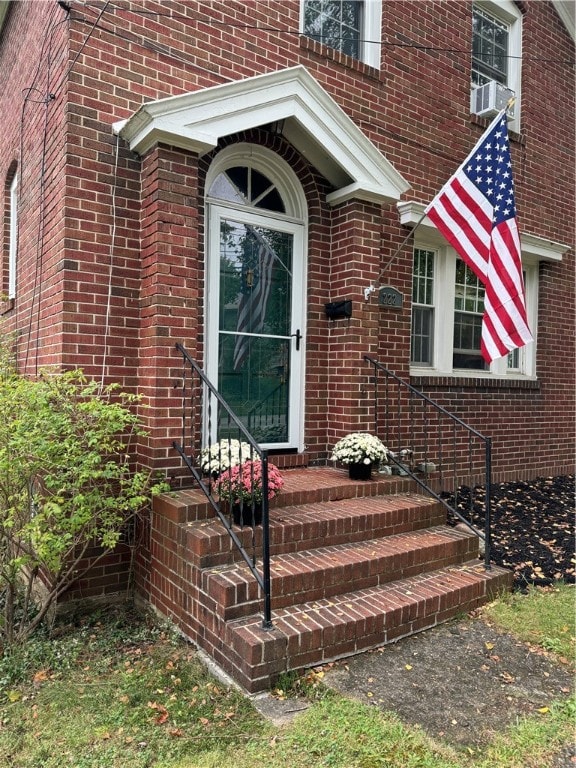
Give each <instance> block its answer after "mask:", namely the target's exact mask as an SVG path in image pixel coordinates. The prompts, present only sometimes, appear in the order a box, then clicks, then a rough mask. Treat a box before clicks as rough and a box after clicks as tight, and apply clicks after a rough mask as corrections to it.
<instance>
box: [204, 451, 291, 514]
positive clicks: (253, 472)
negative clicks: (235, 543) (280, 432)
mask: <svg viewBox="0 0 576 768" xmlns="http://www.w3.org/2000/svg"><path fill="white" fill-rule="evenodd" d="M283 487H284V478H283V477H282V475H281V474H280V470H279V469H278V467H276V466H274V464H268V499H273V498H274V497H275V496H276V494H277V493H278V492H279V491H281V490H282V488H283ZM218 494H219V496H220V499H221V500H225V501H228V502H229V503H230V504H231V506H232V513H233V516H234V522H235V523H239V524H240V525H242V524H243V523H244V522H251V521H252V515H254V523H255V524H256V525H258V524H259V523H261V522H262V500H263V498H264V495H263V494H264V491H263V489H262V462H261V461H243V462H242V463H241V464H237V465H236V466H234V467H230V469H227V470H226V471H224V472H222V473H221V475H220V477H219V478H218ZM243 518H244V519H243Z"/></svg>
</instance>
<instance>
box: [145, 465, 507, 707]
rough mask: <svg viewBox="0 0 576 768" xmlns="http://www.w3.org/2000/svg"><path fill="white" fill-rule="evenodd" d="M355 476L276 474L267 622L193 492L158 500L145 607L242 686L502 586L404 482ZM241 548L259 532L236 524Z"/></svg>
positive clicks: (260, 685) (257, 686)
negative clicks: (280, 484)
mask: <svg viewBox="0 0 576 768" xmlns="http://www.w3.org/2000/svg"><path fill="white" fill-rule="evenodd" d="M374 477H375V479H374V480H371V481H364V482H358V481H351V480H349V479H348V476H347V474H346V472H345V471H344V470H337V469H331V468H308V469H291V470H285V471H284V478H285V487H284V490H283V491H282V493H281V494H280V495H279V496H278V497H277V499H275V500H274V502H272V505H271V509H270V541H271V556H272V557H271V586H272V620H273V625H274V626H273V628H272V629H270V630H264V629H263V628H262V616H261V611H262V598H261V595H260V594H259V589H258V586H257V584H256V582H255V580H254V579H253V577H252V575H251V574H250V572H249V570H248V568H247V567H246V565H245V563H244V561H243V560H242V559H241V557H240V555H239V553H238V552H237V551H236V548H235V547H234V545H233V543H232V542H231V540H230V538H229V536H228V534H227V532H226V531H225V529H224V527H223V526H222V524H221V523H220V521H219V520H218V519H216V518H215V517H214V516H213V515H212V512H211V509H210V507H209V505H208V504H207V502H206V501H205V500H204V499H203V496H202V494H201V493H200V492H199V491H180V492H177V493H173V494H164V495H163V496H160V497H157V498H156V499H155V500H154V509H153V515H152V525H151V542H150V544H151V563H150V565H151V569H150V570H151V580H150V602H151V603H152V605H153V606H154V607H155V608H156V609H157V610H158V611H159V612H160V613H162V614H163V615H165V616H168V617H169V618H171V619H172V621H174V622H175V623H176V624H177V626H178V627H179V628H180V630H181V631H182V632H183V633H184V634H185V635H186V636H187V637H188V638H189V639H191V640H192V641H194V642H195V643H197V644H198V645H199V646H200V647H201V648H203V649H204V650H205V651H206V652H207V653H208V654H209V655H211V656H212V658H213V659H214V660H215V661H216V663H217V664H219V665H220V666H221V667H222V668H223V669H224V670H225V671H226V672H227V673H228V674H230V675H231V676H232V677H233V678H234V679H235V680H236V681H237V682H239V683H240V684H241V685H242V686H243V687H244V688H245V689H246V690H247V691H249V692H256V691H260V690H265V689H268V688H269V687H270V686H271V685H273V684H274V682H275V681H276V680H277V678H278V676H279V675H280V674H281V673H282V672H286V671H289V670H301V669H304V668H307V667H310V666H312V665H315V664H322V663H325V662H327V661H332V660H335V659H338V658H342V657H345V656H349V655H352V654H354V653H359V652H361V651H365V650H367V649H370V648H374V647H377V646H380V645H383V644H385V643H388V642H391V641H393V640H397V639H398V638H400V637H403V636H406V635H410V634H413V633H415V632H418V631H420V630H423V629H426V628H428V627H432V626H434V625H436V624H438V623H439V622H442V621H445V620H447V619H449V618H451V617H453V616H454V615H456V614H458V613H462V612H466V611H469V610H472V609H473V608H476V607H478V606H479V605H481V604H483V603H485V602H486V601H488V600H490V599H491V598H492V597H493V596H494V595H496V594H497V593H498V592H499V591H502V590H506V589H510V588H511V585H512V573H511V572H508V571H506V570H504V569H502V568H498V567H497V566H494V567H493V568H492V569H491V570H490V571H488V572H487V571H485V569H484V566H483V564H482V562H481V561H480V560H479V559H478V538H477V537H476V536H475V535H474V534H473V533H472V532H470V531H462V530H457V529H454V528H451V527H449V526H447V525H446V524H445V523H446V514H445V511H444V508H443V507H442V505H441V504H439V503H438V502H436V501H435V500H433V499H430V498H428V497H426V496H423V495H420V494H419V493H417V492H416V489H415V485H414V484H413V482H412V481H411V480H409V479H405V478H397V477H379V476H378V475H375V476H374ZM235 530H236V532H237V533H238V535H239V537H240V538H241V539H242V540H243V543H244V544H245V546H246V548H247V550H248V551H251V546H252V540H253V537H254V544H255V545H256V548H257V550H256V551H259V549H258V547H259V544H260V542H261V537H262V531H261V529H260V528H257V529H256V530H255V532H254V533H253V531H252V529H251V528H244V529H242V530H241V529H240V528H238V527H237V528H235Z"/></svg>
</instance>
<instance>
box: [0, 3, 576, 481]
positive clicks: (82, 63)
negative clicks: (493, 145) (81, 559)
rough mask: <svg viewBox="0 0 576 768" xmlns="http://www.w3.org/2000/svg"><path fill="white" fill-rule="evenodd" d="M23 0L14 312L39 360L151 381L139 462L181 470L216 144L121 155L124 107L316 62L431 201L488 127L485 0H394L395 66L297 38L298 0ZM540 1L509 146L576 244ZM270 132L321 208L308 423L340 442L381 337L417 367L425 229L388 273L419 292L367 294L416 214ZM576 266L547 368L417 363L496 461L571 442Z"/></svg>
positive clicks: (314, 209)
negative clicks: (322, 166)
mask: <svg viewBox="0 0 576 768" xmlns="http://www.w3.org/2000/svg"><path fill="white" fill-rule="evenodd" d="M13 6H14V7H13V8H12V10H11V13H10V15H9V17H8V19H7V21H6V24H5V28H4V30H3V33H2V38H1V39H0V92H1V93H2V114H1V115H0V128H1V133H0V135H1V136H2V139H1V142H2V153H1V156H0V175H1V177H2V179H3V180H5V179H6V178H7V174H8V169H9V167H10V164H11V163H13V162H14V161H15V160H17V159H18V157H19V152H20V145H21V142H22V146H23V147H24V155H23V169H24V173H23V181H22V187H21V190H22V191H21V194H22V203H21V211H20V219H21V229H20V249H19V258H20V262H19V275H18V297H17V301H16V303H15V306H14V307H13V308H9V307H6V308H5V310H6V311H5V312H4V314H3V316H2V319H3V323H4V327H6V328H8V329H16V330H18V331H19V332H20V334H21V335H20V341H19V351H20V361H21V364H22V366H23V367H26V369H27V370H28V371H33V370H34V369H35V368H36V367H37V366H38V365H42V364H45V363H54V362H56V363H61V364H62V365H64V366H66V367H70V366H76V365H80V366H82V367H84V368H85V369H86V370H87V371H88V372H89V373H91V374H93V375H96V376H102V375H104V377H105V378H106V379H107V380H117V381H120V382H121V383H122V384H123V385H124V386H125V387H128V388H134V389H136V388H137V389H139V391H140V392H141V393H142V394H143V396H144V401H145V403H146V405H148V406H150V408H147V409H145V410H144V409H143V416H144V419H145V421H146V423H147V425H148V427H149V430H150V437H149V438H147V439H146V440H145V441H143V444H142V446H141V455H140V458H141V461H142V462H144V463H146V464H149V465H151V466H155V467H157V468H160V469H164V470H166V471H168V472H169V473H175V472H177V471H178V467H179V463H178V461H177V459H176V456H175V454H174V451H173V450H172V448H171V442H172V439H173V438H174V431H175V430H178V429H179V418H180V406H179V402H178V398H177V393H176V392H175V390H174V388H173V384H174V381H175V379H177V376H178V371H179V359H178V356H177V354H176V353H175V351H174V344H175V342H176V341H184V342H185V343H186V345H187V346H188V347H190V348H191V351H192V352H193V354H196V355H197V356H198V357H199V358H200V359H201V356H202V352H203V328H202V325H201V318H202V314H203V303H202V302H203V292H204V220H203V214H204V211H203V191H204V187H203V185H204V178H205V173H206V168H207V162H208V160H209V159H210V157H206V158H202V159H201V160H200V162H199V160H198V158H197V157H196V156H195V155H193V154H190V153H186V152H181V151H176V150H174V149H172V148H170V147H166V146H160V147H157V148H155V149H154V150H151V151H150V152H149V153H147V154H146V156H145V157H143V158H140V157H137V156H135V155H134V154H132V153H131V152H130V151H129V150H128V149H127V147H126V146H125V144H124V142H123V141H120V142H118V157H116V145H117V140H116V138H115V136H114V135H113V132H112V124H113V122H114V121H117V120H119V119H123V118H127V117H129V116H130V115H131V114H132V113H133V112H134V111H135V110H137V109H138V107H139V106H141V104H142V103H143V102H145V101H150V100H153V99H157V98H162V97H165V96H170V95H177V94H180V93H185V92H187V91H191V90H197V89H199V88H206V87H210V86H213V85H218V84H221V83H225V82H228V81H229V80H238V79H241V78H243V77H248V76H252V75H254V74H258V73H263V72H268V71H272V70H275V69H279V68H283V67H287V66H293V65H295V64H304V65H306V67H307V68H308V69H309V71H310V72H311V74H312V75H313V76H314V77H315V78H317V80H318V81H319V82H320V83H321V84H322V86H323V87H324V88H325V89H326V90H327V91H328V92H329V93H330V94H331V95H332V96H333V97H334V99H335V100H336V101H337V103H338V104H340V105H341V106H342V107H343V109H344V110H345V111H346V112H347V114H348V115H349V116H350V117H351V118H352V119H353V120H354V121H355V123H356V124H357V125H358V126H359V127H360V128H361V130H362V131H364V133H365V134H366V135H367V136H368V137H369V138H370V139H371V140H372V141H373V142H374V143H375V144H376V146H378V147H379V148H380V150H381V151H382V152H383V153H384V154H385V155H386V157H387V158H388V160H390V162H392V164H393V165H394V166H395V168H396V169H397V170H398V171H399V172H400V173H402V174H403V176H404V177H405V178H406V179H407V180H408V181H409V182H410V183H411V185H412V190H411V191H410V192H409V193H408V195H406V198H407V199H415V200H419V201H421V202H428V201H429V200H430V199H431V198H432V196H433V195H434V193H435V192H436V191H437V190H438V189H439V187H440V186H441V185H442V183H443V182H444V181H445V180H446V178H447V176H448V175H449V174H450V173H451V172H452V171H453V170H454V169H455V168H456V167H457V166H458V164H459V163H460V162H461V160H462V159H463V158H464V157H465V155H466V154H467V153H468V152H469V150H470V148H471V147H472V146H473V144H474V143H475V141H476V140H477V139H478V137H479V136H480V134H481V132H482V130H483V124H482V121H478V120H473V119H471V117H470V114H469V109H468V94H469V63H470V62H469V55H468V51H469V50H470V34H471V21H470V4H469V3H465V2H460V3H455V2H454V3H446V2H432V1H430V2H419V3H415V2H411V1H409V0H402V1H399V2H394V1H393V0H387V2H385V3H383V35H384V41H385V43H386V44H385V45H384V46H383V50H382V69H381V71H380V72H378V71H376V70H372V69H370V68H369V67H366V66H365V65H363V64H360V63H358V62H353V61H350V60H349V59H348V58H347V57H345V56H342V55H340V54H336V53H334V52H333V51H330V50H329V49H326V48H324V47H323V46H321V45H319V44H318V43H315V42H313V41H310V40H307V39H305V38H300V37H299V35H298V34H296V32H297V29H298V14H299V8H300V3H299V2H298V1H297V0H292V1H291V2H285V1H284V0H282V2H266V3H245V2H230V1H229V0H226V2H224V1H223V2H213V3H209V4H206V3H197V2H186V3H183V2H182V3H178V2H171V3H161V4H160V3H153V2H147V3H146V5H145V10H146V13H142V12H141V11H140V10H139V9H140V8H142V7H143V6H142V5H141V4H136V3H135V4H134V5H133V7H134V9H135V10H134V11H131V10H127V9H125V8H118V7H116V6H113V5H111V6H109V7H108V6H107V7H105V8H104V9H103V10H102V8H96V7H91V6H84V5H82V4H76V3H74V2H72V13H71V16H70V19H69V20H66V14H65V13H64V11H63V10H62V9H61V8H59V7H58V6H57V4H55V3H54V4H52V3H42V2H40V3H34V4H13ZM522 8H523V9H524V27H523V30H524V35H523V39H524V43H523V45H524V51H525V53H526V58H525V61H524V65H523V98H522V131H523V133H522V136H520V137H516V138H515V140H514V141H513V147H512V152H513V160H514V164H515V177H516V186H517V197H518V207H519V210H520V224H521V227H523V228H524V229H525V230H526V231H529V232H531V233H533V234H535V235H538V236H540V237H548V238H550V239H552V240H555V241H560V242H565V243H570V242H571V241H572V239H573V232H574V220H573V210H574V205H573V203H574V199H573V190H574V184H573V168H574V158H573V153H574V142H573V135H572V126H573V114H574V103H573V93H574V89H573V87H572V86H571V85H570V84H571V83H572V84H573V79H571V78H572V74H571V71H570V70H569V67H567V65H566V64H564V63H562V62H563V61H566V60H569V59H573V55H574V51H573V47H572V46H571V44H570V41H569V37H568V35H567V34H566V32H565V30H564V29H563V27H562V25H561V23H560V21H559V19H558V17H557V16H556V14H555V11H554V10H553V8H552V6H551V4H549V3H545V2H535V1H532V2H526V3H523V4H522ZM156 13H157V14H159V15H155V14H156ZM170 14H172V17H170ZM97 21H98V26H97V27H95V26H94V25H95V22H97ZM254 25H260V26H262V27H265V28H266V31H256V30H255V29H254ZM68 46H69V48H68ZM414 46H418V47H414ZM426 48H436V49H444V50H425V49H426ZM551 51H553V55H551V54H550V52H551ZM69 68H70V73H69V77H68V78H66V74H67V72H68V69H69ZM558 84H563V85H562V87H559V85H558ZM32 86H33V88H34V90H30V92H29V94H30V98H29V101H28V102H27V103H26V104H25V109H24V117H23V119H21V116H22V106H23V104H22V92H23V89H25V88H27V87H32ZM51 92H54V94H55V98H54V99H53V100H48V101H46V99H47V94H48V93H51ZM44 102H46V103H44ZM21 126H22V132H21V131H20V127H21ZM256 133H257V132H256ZM242 138H245V137H230V139H228V141H234V140H240V139H242ZM257 140H258V141H264V137H263V135H260V136H259V138H258V139H257ZM266 141H272V142H273V143H274V142H275V143H274V146H275V148H276V149H277V151H279V152H280V153H281V154H283V156H284V157H286V158H288V160H289V162H290V164H291V166H292V167H293V168H294V169H295V170H296V172H297V174H298V176H299V178H300V180H301V182H302V184H303V188H304V190H305V193H306V196H307V202H308V206H309V211H310V222H309V243H308V253H309V265H308V287H309V293H308V306H307V312H308V338H307V351H308V356H307V380H306V387H307V389H306V408H307V412H306V435H305V442H306V444H307V446H308V449H309V451H310V454H311V457H312V458H313V459H314V458H315V459H318V460H322V459H323V458H324V457H325V456H326V455H327V452H328V450H329V448H330V446H331V444H332V443H333V441H334V440H335V439H336V437H337V436H338V435H339V434H340V433H343V432H344V431H347V430H348V429H351V428H356V427H358V428H368V427H369V425H370V419H371V418H372V414H371V411H370V406H369V404H368V401H367V398H366V392H367V386H368V369H366V368H365V366H364V364H363V360H362V358H363V355H364V354H365V353H367V352H372V353H374V354H377V355H378V357H379V359H381V360H382V362H383V363H385V364H386V365H387V366H389V367H390V368H392V369H393V370H395V371H397V372H398V373H400V374H401V375H403V376H407V375H408V355H409V328H410V302H409V297H410V294H411V248H410V244H408V245H407V246H406V247H405V248H404V249H403V250H402V251H401V253H400V255H399V256H398V257H397V258H396V260H395V261H394V263H393V264H392V266H391V267H390V269H389V270H388V271H387V272H386V277H385V282H390V284H392V285H394V287H396V288H398V289H399V290H400V291H401V292H402V293H403V295H404V297H405V301H404V307H403V308H402V310H400V311H397V312H384V311H382V310H379V309H378V307H377V305H376V298H375V297H374V296H373V297H371V299H370V301H369V302H365V301H364V294H363V291H364V288H365V287H367V286H368V285H369V283H370V282H371V280H372V279H373V278H374V277H376V276H377V273H378V271H379V267H381V266H383V265H385V264H387V263H388V261H389V259H390V257H391V256H392V255H393V254H394V253H395V251H396V249H397V246H398V245H399V244H400V243H401V241H402V240H403V238H404V236H405V234H406V232H405V231H404V230H403V228H402V227H400V225H399V223H398V216H397V213H396V211H395V209H394V207H393V206H384V207H383V208H382V210H380V208H379V207H378V206H374V205H368V204H366V205H364V204H358V203H346V204H344V205H342V206H338V207H336V208H335V209H333V210H331V209H329V208H328V207H327V205H326V202H325V193H326V191H327V187H326V184H325V182H323V180H322V179H321V178H319V176H318V174H317V173H316V172H315V171H314V170H313V169H311V168H310V167H308V166H307V165H306V163H305V162H304V161H303V159H302V158H299V157H298V156H297V154H296V153H295V151H294V150H293V149H292V148H290V147H289V146H287V145H286V144H285V143H284V142H283V141H282V140H280V139H278V138H277V137H276V138H275V139H272V138H271V137H270V136H268V137H267V138H266ZM225 143H226V142H223V145H224V144H225ZM573 285H574V281H573V254H569V255H567V256H565V257H564V259H563V261H562V262H561V263H555V264H546V265H543V266H542V268H541V284H540V306H539V328H538V336H539V338H538V360H537V366H538V382H537V384H536V385H534V384H529V385H526V386H521V385H518V384H516V383H514V384H512V385H502V384H496V383H490V384H487V385H484V384H483V386H482V388H481V389H480V390H479V389H478V387H477V386H476V383H475V382H474V381H473V380H472V381H469V380H459V381H453V380H450V381H444V380H442V381H432V380H426V381H420V382H417V383H419V384H420V385H422V386H423V387H424V388H425V390H426V392H428V393H429V394H431V395H433V396H437V397H438V398H439V399H440V400H441V402H443V403H444V404H445V405H447V406H453V407H454V408H455V409H456V411H457V412H458V414H459V415H460V416H462V417H463V418H467V419H469V420H470V421H471V423H472V424H473V425H474V426H475V427H476V428H478V429H480V430H483V431H487V432H489V433H491V434H492V435H493V437H494V442H495V469H496V471H498V472H508V471H510V472H517V473H521V474H525V473H526V472H530V473H534V474H538V473H541V472H542V471H546V472H548V471H549V470H551V469H552V470H553V468H554V467H559V468H561V467H567V466H569V464H570V462H571V460H572V435H573V429H572V424H571V421H570V418H571V414H572V413H573V410H574V409H573V389H574V388H573V372H574V364H573V363H574V359H573V343H572V339H573V328H574V299H573ZM339 298H350V299H352V301H353V311H354V314H353V318H352V319H351V320H350V321H347V320H339V321H332V322H330V321H328V320H327V319H326V317H325V315H324V304H325V303H326V302H327V301H330V300H335V299H339ZM347 393H349V399H348V400H347V398H346V397H345V395H346V394H347ZM343 395H344V397H343ZM358 400H359V401H360V402H359V403H358ZM569 415H570V416H569ZM335 423H337V424H338V427H337V428H336V427H335V426H334V424H335ZM551 436H552V437H551Z"/></svg>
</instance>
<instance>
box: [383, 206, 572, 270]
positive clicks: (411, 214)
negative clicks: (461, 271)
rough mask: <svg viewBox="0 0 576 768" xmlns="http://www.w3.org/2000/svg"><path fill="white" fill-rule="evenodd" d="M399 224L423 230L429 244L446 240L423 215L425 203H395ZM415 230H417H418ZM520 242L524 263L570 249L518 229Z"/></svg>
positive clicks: (558, 256)
mask: <svg viewBox="0 0 576 768" xmlns="http://www.w3.org/2000/svg"><path fill="white" fill-rule="evenodd" d="M396 207H397V208H398V214H399V216H400V224H402V226H405V227H416V225H418V230H420V231H422V232H424V231H425V237H426V241H427V242H429V243H430V244H435V243H436V244H442V243H443V244H444V245H445V244H446V241H445V240H444V238H443V237H442V235H441V234H440V232H438V230H437V229H436V227H435V225H434V224H433V223H432V221H431V220H430V219H429V218H428V217H427V216H425V217H424V218H422V216H423V214H424V210H425V208H426V205H425V204H424V203H418V202H416V201H414V200H407V201H404V202H401V203H397V204H396ZM418 230H417V231H418ZM520 243H521V247H522V261H523V262H524V263H525V264H530V263H536V262H539V261H562V256H563V255H564V254H565V253H566V252H567V251H569V250H570V246H569V245H564V243H556V242H554V241H553V240H547V239H546V238H544V237H538V236H537V235H532V234H530V233H529V232H522V230H520Z"/></svg>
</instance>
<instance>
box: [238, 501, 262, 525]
mask: <svg viewBox="0 0 576 768" xmlns="http://www.w3.org/2000/svg"><path fill="white" fill-rule="evenodd" d="M252 510H254V525H261V524H262V504H260V503H259V502H256V503H255V504H254V506H252V504H250V502H246V503H245V504H243V505H242V504H233V505H232V519H233V520H234V522H235V523H236V525H252Z"/></svg>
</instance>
